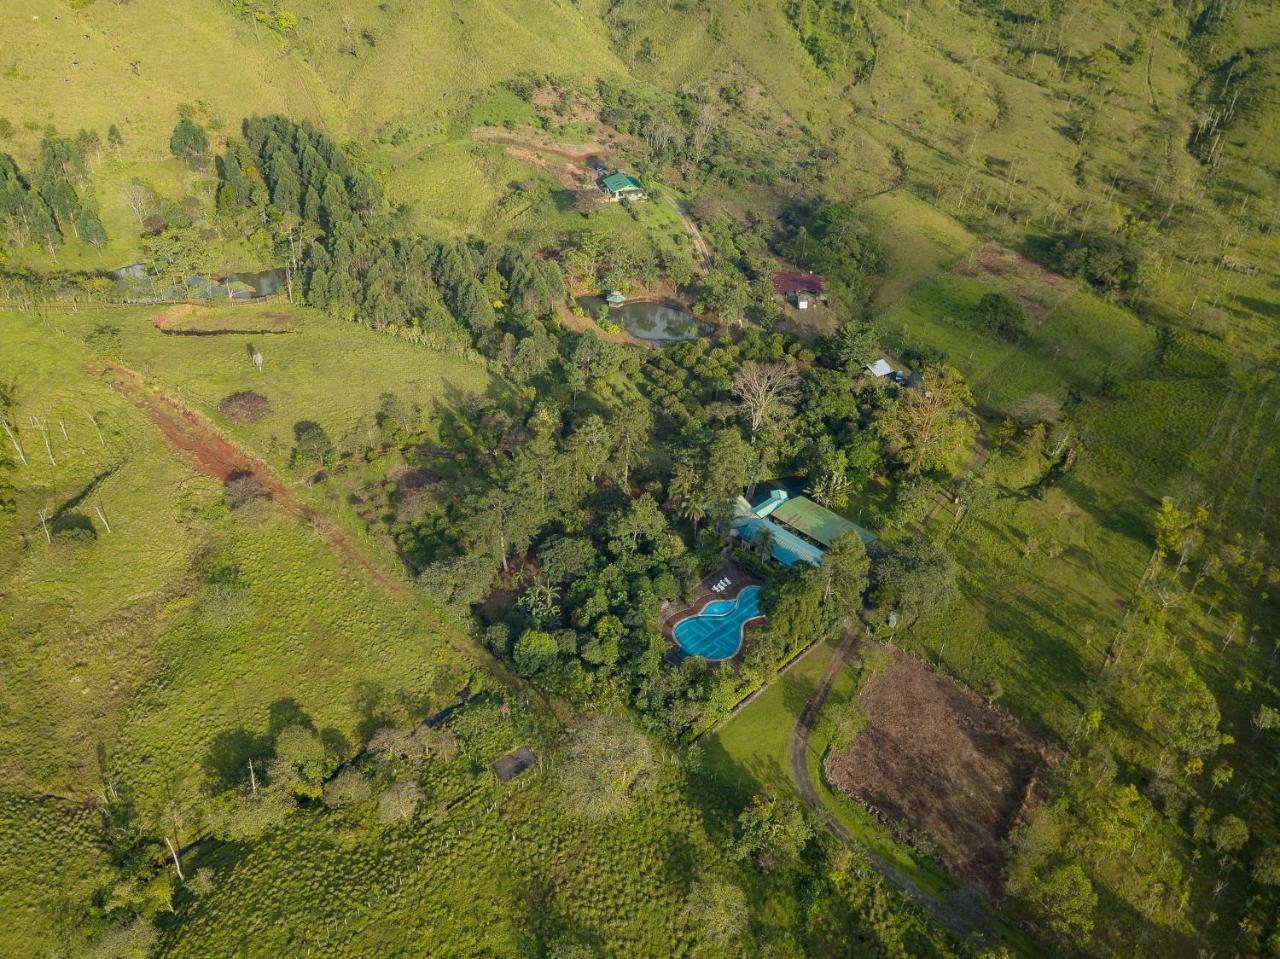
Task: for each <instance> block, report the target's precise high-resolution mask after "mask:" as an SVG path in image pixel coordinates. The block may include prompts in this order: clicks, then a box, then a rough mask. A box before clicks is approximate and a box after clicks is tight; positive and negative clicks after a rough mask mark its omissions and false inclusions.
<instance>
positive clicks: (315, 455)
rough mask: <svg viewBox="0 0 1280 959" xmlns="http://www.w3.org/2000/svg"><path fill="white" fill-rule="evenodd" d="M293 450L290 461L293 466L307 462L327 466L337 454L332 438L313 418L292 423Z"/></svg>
mask: <svg viewBox="0 0 1280 959" xmlns="http://www.w3.org/2000/svg"><path fill="white" fill-rule="evenodd" d="M293 439H294V443H293V452H292V454H291V456H290V463H291V464H292V465H294V466H300V465H305V464H308V463H311V464H314V465H316V466H329V465H331V464H332V463H333V460H334V458H335V457H336V456H337V450H335V449H334V446H333V440H331V439H329V434H328V433H326V432H325V431H324V427H323V426H321V425H320V424H319V423H317V422H315V421H314V420H299V421H298V422H297V423H294V424H293Z"/></svg>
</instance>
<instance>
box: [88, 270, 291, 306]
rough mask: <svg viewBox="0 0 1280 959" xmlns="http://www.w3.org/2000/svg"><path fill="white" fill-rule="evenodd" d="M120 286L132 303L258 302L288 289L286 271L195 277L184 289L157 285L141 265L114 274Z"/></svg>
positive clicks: (184, 285)
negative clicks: (167, 301)
mask: <svg viewBox="0 0 1280 959" xmlns="http://www.w3.org/2000/svg"><path fill="white" fill-rule="evenodd" d="M111 276H112V278H113V279H114V280H115V281H116V285H117V286H118V287H119V288H120V289H121V291H122V292H123V293H124V294H125V295H126V296H127V297H128V298H129V299H132V300H211V299H215V298H217V299H232V300H256V299H258V298H260V297H264V296H271V295H272V294H274V293H277V292H279V291H280V290H282V289H283V288H284V284H285V271H284V270H283V269H280V268H277V269H274V270H260V271H258V272H255V273H228V274H227V275H226V276H225V277H222V278H220V279H219V278H215V277H212V276H193V277H191V278H190V279H189V280H187V281H186V282H185V283H184V284H183V288H182V289H180V290H179V289H175V288H172V287H164V286H158V285H156V284H155V283H154V282H153V281H152V280H151V278H150V277H149V276H148V275H147V271H146V269H145V268H144V267H143V265H142V264H141V263H134V264H133V265H131V266H125V267H121V268H120V269H118V270H116V271H115V272H113V273H112V274H111Z"/></svg>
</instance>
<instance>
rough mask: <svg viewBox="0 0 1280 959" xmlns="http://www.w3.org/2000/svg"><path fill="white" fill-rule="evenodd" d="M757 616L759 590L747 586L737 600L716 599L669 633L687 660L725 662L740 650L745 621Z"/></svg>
mask: <svg viewBox="0 0 1280 959" xmlns="http://www.w3.org/2000/svg"><path fill="white" fill-rule="evenodd" d="M761 615H763V614H762V613H761V612H760V587H759V586H748V587H747V588H746V589H744V590H743V591H742V592H741V593H739V594H738V597H737V599H717V600H714V601H713V602H710V603H707V605H706V606H705V607H703V610H702V612H700V613H697V614H696V615H694V616H686V617H685V618H684V619H682V620H680V622H678V623H676V625H675V628H673V629H672V630H671V632H672V633H673V634H674V635H675V638H676V642H677V643H678V644H679V645H680V648H681V649H683V650H684V651H685V652H686V653H688V654H689V655H690V656H701V657H702V658H703V659H717V660H718V659H728V658H729V657H731V656H733V655H735V654H736V653H737V652H738V650H739V649H741V648H742V635H743V631H744V628H745V627H746V624H747V622H748V621H749V620H752V619H756V618H757V617H759V616H761Z"/></svg>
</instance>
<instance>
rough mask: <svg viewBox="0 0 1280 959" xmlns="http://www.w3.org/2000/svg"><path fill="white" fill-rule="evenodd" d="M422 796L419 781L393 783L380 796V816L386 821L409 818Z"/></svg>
mask: <svg viewBox="0 0 1280 959" xmlns="http://www.w3.org/2000/svg"><path fill="white" fill-rule="evenodd" d="M421 798H422V793H421V791H420V790H419V789H418V784H417V783H412V782H398V783H392V784H391V786H390V787H388V788H387V790H386V791H385V792H383V794H382V795H381V796H379V797H378V818H379V819H380V820H381V821H382V822H384V823H391V822H397V821H398V820H401V819H408V818H409V817H410V816H412V815H413V811H414V809H416V808H417V806H418V800H420V799H421Z"/></svg>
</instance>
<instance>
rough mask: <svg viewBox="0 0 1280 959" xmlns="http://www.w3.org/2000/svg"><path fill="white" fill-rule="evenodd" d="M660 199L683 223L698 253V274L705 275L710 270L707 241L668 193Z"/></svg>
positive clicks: (709, 254)
mask: <svg viewBox="0 0 1280 959" xmlns="http://www.w3.org/2000/svg"><path fill="white" fill-rule="evenodd" d="M662 197H663V199H664V200H666V201H667V202H668V203H669V204H671V208H672V209H673V210H675V211H676V215H677V216H679V217H680V220H681V222H683V223H684V228H685V230H686V231H687V232H688V234H689V239H691V240H693V246H694V249H696V250H697V251H698V260H699V272H701V273H706V272H707V271H708V270H710V269H711V263H712V260H711V247H709V246H707V241H706V240H705V239H704V238H703V236H702V231H701V230H699V229H698V224H696V223H694V222H693V217H691V216H689V214H687V213H685V212H684V208H683V207H681V206H680V203H679V201H678V200H676V198H675V197H673V196H672V195H671V194H670V193H666V192H663V194H662Z"/></svg>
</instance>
